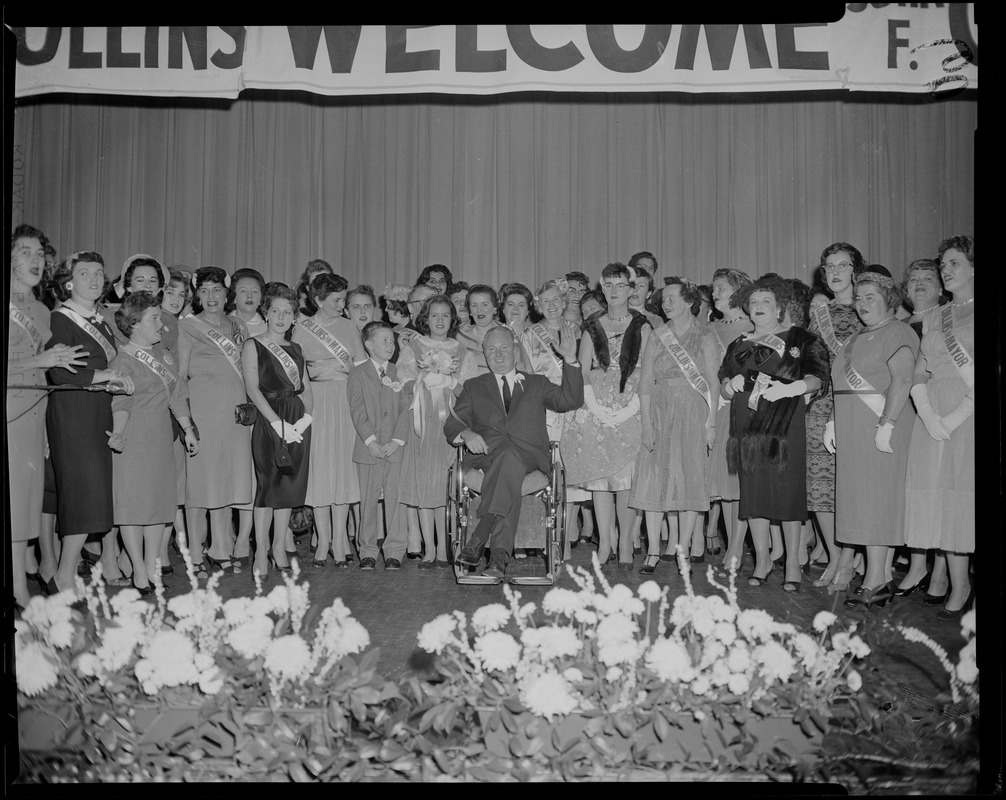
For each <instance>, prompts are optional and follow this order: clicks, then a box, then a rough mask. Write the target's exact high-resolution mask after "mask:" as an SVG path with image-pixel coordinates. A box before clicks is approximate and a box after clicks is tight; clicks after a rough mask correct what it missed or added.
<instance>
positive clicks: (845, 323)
mask: <svg viewBox="0 0 1006 800" xmlns="http://www.w3.org/2000/svg"><path fill="white" fill-rule="evenodd" d="M828 311H829V312H830V314H831V324H832V325H833V326H834V328H835V336H836V337H837V338H838V341H839V342H845V341H847V340H848V339H849V337H850V336H852V334H854V333H856V331H859V330H862V328H863V323H862V322H860V320H859V317H858V316H857V314H856V310H855V309H854V308H853V307H852V306H851V305H845V304H843V303H837V302H835V301H834V300H832V301H831V302H830V303H828ZM807 329H808V330H809V331H810V332H811V333H813V334H816V335H818V336H820V335H821V331H820V330H819V328H818V325H817V321H816V320H815V319H814V315H813V314H811V315H810V325H809V326H808V328H807ZM825 345H826V348H825V349H827V343H825ZM828 357H829V362H828V366H829V369H830V367H831V362H832V361H834V358H835V354H834V353H832V352H831V351H830V350H828ZM833 405H834V403H833V398H832V394H831V391H830V390H829V391H827V392H824V393H823V394H820V395H818V396H817V398H816V399H815V400H814V401H813V402H811V404H810V405H809V406H808V407H807V509H808V510H809V511H824V512H834V511H835V456H834V455H833V454H832V453H829V452H828V451H827V450H826V449H825V447H824V426H825V425H826V424H827V423H828V420H829V419H831V410H832V407H833Z"/></svg>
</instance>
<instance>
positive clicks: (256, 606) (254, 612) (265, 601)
mask: <svg viewBox="0 0 1006 800" xmlns="http://www.w3.org/2000/svg"><path fill="white" fill-rule="evenodd" d="M271 613H272V603H271V602H269V598H267V597H261V596H260V597H253V598H252V599H251V600H249V601H248V616H249V617H265V616H268V615H269V614H271Z"/></svg>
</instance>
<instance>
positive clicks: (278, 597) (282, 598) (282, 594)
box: [265, 584, 290, 614]
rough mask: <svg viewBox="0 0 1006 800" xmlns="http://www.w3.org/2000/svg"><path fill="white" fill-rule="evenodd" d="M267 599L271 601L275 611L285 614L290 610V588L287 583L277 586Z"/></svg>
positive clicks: (270, 603)
mask: <svg viewBox="0 0 1006 800" xmlns="http://www.w3.org/2000/svg"><path fill="white" fill-rule="evenodd" d="M265 599H266V600H268V601H269V605H270V606H271V607H272V610H273V611H276V612H278V613H280V614H285V613H286V612H287V611H289V610H290V589H289V588H288V587H287V585H286V584H283V585H281V586H277V587H275V588H274V589H273V590H272V591H271V592H269V594H267V595H266V598H265Z"/></svg>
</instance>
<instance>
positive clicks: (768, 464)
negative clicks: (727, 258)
mask: <svg viewBox="0 0 1006 800" xmlns="http://www.w3.org/2000/svg"><path fill="white" fill-rule="evenodd" d="M791 292H792V288H791V287H790V285H789V284H788V283H787V282H786V281H785V280H783V279H781V278H778V277H768V276H765V277H762V278H759V279H758V280H756V281H755V282H754V283H752V284H750V285H749V286H745V287H743V288H742V289H741V290H739V292H738V295H739V298H738V300H739V302H740V304H741V307H742V308H743V309H744V310H745V311H746V312H747V314H748V316H749V317H750V318H751V322H752V323H754V331H753V332H752V333H749V334H744V335H742V336H740V337H738V338H737V339H735V340H734V341H733V342H731V343H730V346H729V347H728V348H727V353H726V356H725V358H724V360H723V365H722V366H721V367H720V373H719V377H720V385H721V391H722V394H723V397H724V398H726V399H727V400H731V404H730V438H729V440H728V441H727V465H728V469H729V470H730V471H731V472H735V473H739V475H740V508H739V510H738V516H739V517H740V518H741V519H747V521H748V526H749V527H750V529H751V536H752V539H753V540H754V545H755V562H756V563H755V569H754V572H753V573H752V575H751V578H750V579H749V581H748V584H749V585H750V586H761V585H763V584H764V583H765V580H766V578H767V577H768V574H769V572H771V569H772V561H771V558H770V555H769V524H770V522H771V521H778V522H781V523H782V529H783V536H784V538H785V542H786V575H785V577H784V582H783V588H784V589H785V590H786V591H790V592H794V591H799V589H800V575H801V572H800V562H799V557H798V553H797V546H798V541H799V537H800V526H801V525H802V523H803V522H805V521H806V519H807V472H806V427H805V415H806V403H805V402H804V395H807V394H811V395H813V394H817V393H818V392H820V391H821V390H822V389H823V388H826V387H827V385H828V372H829V370H828V355H827V352H826V351H825V346H824V344H823V343H822V342H821V340H820V339H818V338H817V337H816V336H814V335H813V334H812V333H808V332H807V331H806V330H804V329H803V328H800V327H795V326H794V327H790V328H787V327H786V326H785V324H784V323H783V318H784V316H785V308H786V304H787V302H788V301H789V298H790V294H791Z"/></svg>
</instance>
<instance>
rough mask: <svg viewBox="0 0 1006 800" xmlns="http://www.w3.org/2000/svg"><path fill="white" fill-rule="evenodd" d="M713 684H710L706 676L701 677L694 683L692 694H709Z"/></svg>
mask: <svg viewBox="0 0 1006 800" xmlns="http://www.w3.org/2000/svg"><path fill="white" fill-rule="evenodd" d="M712 688H713V687H712V684H711V683H710V682H709V678H707V677H706V676H705V675H699V677H697V678H696V679H695V680H694V681H692V686H691V689H692V692H693V693H694V694H697V695H699V696H702V695H704V694H707V693H708V692H709V690H710V689H712Z"/></svg>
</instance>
